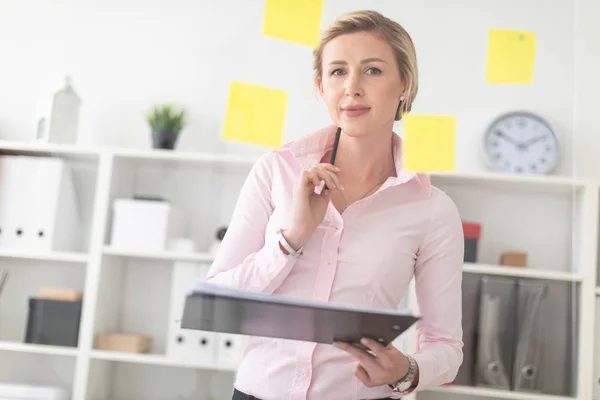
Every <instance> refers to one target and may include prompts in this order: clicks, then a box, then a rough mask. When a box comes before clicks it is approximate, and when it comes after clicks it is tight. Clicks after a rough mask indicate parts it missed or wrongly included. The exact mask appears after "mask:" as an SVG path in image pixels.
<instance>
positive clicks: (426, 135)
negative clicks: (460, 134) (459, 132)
mask: <svg viewBox="0 0 600 400" xmlns="http://www.w3.org/2000/svg"><path fill="white" fill-rule="evenodd" d="M455 136H456V119H455V118H454V117H452V116H443V115H441V116H437V115H406V116H404V141H403V144H402V148H403V158H404V168H405V169H406V170H409V171H415V172H434V171H453V170H454V169H455V157H454V154H455Z"/></svg>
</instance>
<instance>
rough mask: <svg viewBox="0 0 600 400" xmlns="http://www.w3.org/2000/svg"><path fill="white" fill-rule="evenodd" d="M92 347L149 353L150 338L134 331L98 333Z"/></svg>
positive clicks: (150, 346)
mask: <svg viewBox="0 0 600 400" xmlns="http://www.w3.org/2000/svg"><path fill="white" fill-rule="evenodd" d="M94 348H95V349H99V350H110V351H123V352H127V353H149V352H150V349H151V348H152V338H151V337H149V336H145V335H139V334H134V333H117V332H108V333H99V334H97V335H96V337H95V340H94Z"/></svg>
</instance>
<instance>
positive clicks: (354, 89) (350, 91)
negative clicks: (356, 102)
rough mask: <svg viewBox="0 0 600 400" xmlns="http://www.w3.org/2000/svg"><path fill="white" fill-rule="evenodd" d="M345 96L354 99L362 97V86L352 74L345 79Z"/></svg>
mask: <svg viewBox="0 0 600 400" xmlns="http://www.w3.org/2000/svg"><path fill="white" fill-rule="evenodd" d="M345 87H346V93H345V94H346V96H348V97H356V96H362V95H363V89H362V85H361V83H360V79H359V78H358V77H356V76H354V75H353V74H349V75H348V78H347V79H346V85H345Z"/></svg>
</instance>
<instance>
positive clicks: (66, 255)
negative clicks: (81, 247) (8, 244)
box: [0, 250, 88, 264]
mask: <svg viewBox="0 0 600 400" xmlns="http://www.w3.org/2000/svg"><path fill="white" fill-rule="evenodd" d="M0 258H12V259H24V260H40V261H59V262H67V263H82V264H85V263H87V262H88V254H86V253H71V252H60V251H49V252H35V251H32V250H29V251H28V250H0Z"/></svg>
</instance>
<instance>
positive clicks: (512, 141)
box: [496, 131, 518, 146]
mask: <svg viewBox="0 0 600 400" xmlns="http://www.w3.org/2000/svg"><path fill="white" fill-rule="evenodd" d="M496 135H497V136H499V137H501V138H502V139H504V140H506V141H507V142H510V143H512V144H514V145H515V146H517V145H518V143H517V142H516V141H515V140H514V139H513V138H511V137H510V136H506V135H505V134H504V133H502V132H500V131H497V132H496Z"/></svg>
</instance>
